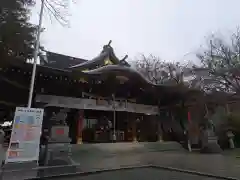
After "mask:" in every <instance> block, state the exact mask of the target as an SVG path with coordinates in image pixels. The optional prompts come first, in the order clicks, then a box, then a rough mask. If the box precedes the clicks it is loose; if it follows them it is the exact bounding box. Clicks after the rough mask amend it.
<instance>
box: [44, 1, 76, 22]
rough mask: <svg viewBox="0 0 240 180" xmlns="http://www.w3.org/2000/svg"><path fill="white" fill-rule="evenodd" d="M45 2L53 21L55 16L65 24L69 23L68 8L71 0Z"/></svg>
mask: <svg viewBox="0 0 240 180" xmlns="http://www.w3.org/2000/svg"><path fill="white" fill-rule="evenodd" d="M44 2H45V4H44V6H45V8H46V9H47V13H48V15H49V18H50V20H51V21H52V19H53V18H54V19H55V20H57V21H58V22H59V23H60V24H61V25H63V26H66V25H68V16H69V12H68V9H69V5H70V2H71V0H44Z"/></svg>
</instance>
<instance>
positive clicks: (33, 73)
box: [28, 0, 45, 108]
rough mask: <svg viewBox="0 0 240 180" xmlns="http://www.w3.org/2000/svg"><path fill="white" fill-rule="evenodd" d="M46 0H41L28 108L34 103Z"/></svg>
mask: <svg viewBox="0 0 240 180" xmlns="http://www.w3.org/2000/svg"><path fill="white" fill-rule="evenodd" d="M44 2H45V0H41V9H40V15H39V22H38V27H37V39H36V44H35V50H34V62H33V69H32V77H31V83H30V89H29V96H28V108H31V105H32V98H33V90H34V83H35V76H36V68H37V58H38V53H39V46H40V34H41V29H42V19H43V9H44Z"/></svg>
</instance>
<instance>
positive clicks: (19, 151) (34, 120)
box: [5, 107, 43, 163]
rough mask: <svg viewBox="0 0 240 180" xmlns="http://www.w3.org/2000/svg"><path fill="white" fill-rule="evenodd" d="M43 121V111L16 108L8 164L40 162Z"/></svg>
mask: <svg viewBox="0 0 240 180" xmlns="http://www.w3.org/2000/svg"><path fill="white" fill-rule="evenodd" d="M42 121H43V109H35V108H23V107H17V108H16V111H15V116H14V121H13V127H12V134H11V139H10V143H9V147H8V150H7V154H6V161H5V162H6V163H9V162H26V161H37V160H38V156H39V143H40V136H41V130H42Z"/></svg>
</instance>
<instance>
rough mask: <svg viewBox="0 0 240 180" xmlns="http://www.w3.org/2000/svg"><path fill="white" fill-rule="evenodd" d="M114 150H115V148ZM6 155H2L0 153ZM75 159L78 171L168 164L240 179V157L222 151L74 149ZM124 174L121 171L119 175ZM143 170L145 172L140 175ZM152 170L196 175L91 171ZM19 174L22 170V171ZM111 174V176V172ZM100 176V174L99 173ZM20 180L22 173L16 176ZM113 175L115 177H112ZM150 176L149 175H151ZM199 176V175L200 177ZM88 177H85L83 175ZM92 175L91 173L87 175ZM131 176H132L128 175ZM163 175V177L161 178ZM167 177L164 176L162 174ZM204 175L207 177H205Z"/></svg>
mask: <svg viewBox="0 0 240 180" xmlns="http://www.w3.org/2000/svg"><path fill="white" fill-rule="evenodd" d="M114 151H115V150H114ZM0 156H1V157H3V155H0ZM72 157H73V159H74V160H75V161H76V162H77V163H80V167H79V168H78V169H77V171H81V172H85V171H94V170H102V169H111V168H121V167H129V166H142V165H159V166H165V167H173V168H179V169H185V170H192V171H199V172H203V173H208V174H214V175H220V176H225V177H235V178H238V179H240V158H235V157H234V156H225V155H220V154H196V153H184V152H177V151H170V152H144V151H141V152H140V151H138V152H136V153H134V152H133V151H131V153H127V152H126V151H124V153H122V151H121V152H120V153H119V152H118V153H116V154H114V153H111V154H110V155H109V156H102V155H97V153H95V155H93V154H92V153H88V151H86V152H84V153H81V154H78V153H73V156H72ZM59 173H61V170H60V171H59ZM119 174H121V175H119ZM141 174H142V175H141ZM150 174H155V175H156V176H155V177H158V179H159V177H161V176H162V177H166V178H168V179H171V178H173V179H174V178H175V179H197V178H196V177H195V176H194V177H193V175H186V174H182V173H177V172H176V173H175V172H171V173H170V172H169V171H163V170H161V171H160V170H157V171H156V170H153V169H148V168H147V169H144V170H141V171H140V170H133V171H124V172H123V171H121V172H115V173H112V172H108V173H107V174H106V173H105V174H104V176H101V175H97V174H96V175H91V177H95V178H98V179H103V178H104V179H109V178H107V177H109V176H110V175H111V179H115V178H119V177H121V179H122V178H125V177H132V178H134V177H135V178H137V179H140V178H138V177H143V178H142V179H146V178H147V179H154V178H155V177H149V176H150ZM19 175H20V174H19ZM108 175H109V176H108ZM100 176H101V177H100ZM15 177H16V178H17V179H18V180H19V176H15ZM112 177H113V178H112ZM148 177H149V178H148ZM199 178H200V177H199ZM84 179H85V178H84ZM88 179H89V180H90V179H91V178H90V176H89V178H88ZM127 179H129V178H127ZM160 179H161V178H160ZM162 179H164V178H162ZM200 179H201V178H200ZM203 179H206V178H205V177H204V178H203Z"/></svg>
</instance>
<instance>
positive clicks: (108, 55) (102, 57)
mask: <svg viewBox="0 0 240 180" xmlns="http://www.w3.org/2000/svg"><path fill="white" fill-rule="evenodd" d="M111 42H112V41H109V43H108V44H107V45H105V46H103V50H102V51H101V53H100V54H99V55H98V56H97V57H95V58H93V59H92V60H90V61H86V62H84V63H80V64H77V65H74V66H71V67H69V69H75V70H85V69H89V68H90V69H95V68H98V66H101V65H104V63H105V61H106V60H108V59H109V60H110V61H111V63H113V64H114V65H121V66H128V67H129V66H130V65H129V64H128V63H127V62H126V58H127V57H128V56H127V55H126V56H125V57H124V58H123V59H121V60H119V59H118V58H117V56H116V55H115V53H114V50H113V48H112V47H111V45H110V44H111Z"/></svg>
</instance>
